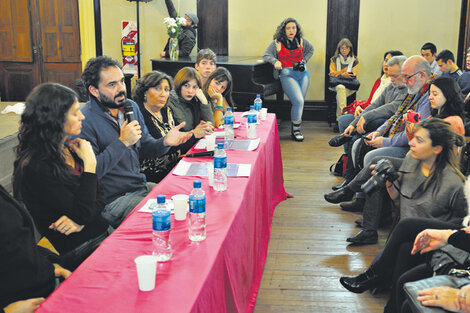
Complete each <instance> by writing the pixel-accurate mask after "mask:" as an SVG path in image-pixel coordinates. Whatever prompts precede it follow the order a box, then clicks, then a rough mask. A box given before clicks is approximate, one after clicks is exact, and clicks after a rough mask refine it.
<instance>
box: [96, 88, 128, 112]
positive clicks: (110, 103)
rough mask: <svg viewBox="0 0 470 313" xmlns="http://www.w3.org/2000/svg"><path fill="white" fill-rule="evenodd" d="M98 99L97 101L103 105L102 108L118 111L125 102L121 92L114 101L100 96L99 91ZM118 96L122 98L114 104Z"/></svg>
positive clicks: (123, 94) (125, 98) (124, 94)
mask: <svg viewBox="0 0 470 313" xmlns="http://www.w3.org/2000/svg"><path fill="white" fill-rule="evenodd" d="M98 92H99V94H100V97H99V99H98V101H99V102H100V103H101V104H103V105H104V106H106V107H108V108H110V109H119V108H120V107H122V106H123V105H124V104H125V103H126V100H127V97H126V93H125V92H124V91H121V92H120V93H118V94H117V95H115V96H114V99H111V98H108V97H107V96H106V95H104V94H102V93H101V91H99V90H98ZM120 96H124V99H123V100H120V101H119V102H117V103H116V101H115V100H116V98H119V97H120Z"/></svg>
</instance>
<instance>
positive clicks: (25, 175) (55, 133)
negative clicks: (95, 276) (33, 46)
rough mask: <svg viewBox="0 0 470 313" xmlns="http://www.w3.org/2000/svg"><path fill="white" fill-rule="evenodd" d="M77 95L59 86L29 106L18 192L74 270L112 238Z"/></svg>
mask: <svg viewBox="0 0 470 313" xmlns="http://www.w3.org/2000/svg"><path fill="white" fill-rule="evenodd" d="M83 119H84V117H83V115H82V113H81V112H80V105H79V104H78V100H77V95H76V94H75V92H74V91H73V90H71V89H69V88H67V87H65V86H62V85H59V84H51V83H48V84H43V85H40V86H38V87H36V88H35V89H34V90H33V91H32V92H31V94H30V95H29V96H28V98H27V100H26V107H25V110H24V112H23V114H22V115H21V125H20V131H19V134H18V139H19V144H18V148H17V154H16V160H15V163H14V165H15V169H14V173H13V190H14V195H15V197H16V198H17V199H19V200H21V201H23V202H24V203H25V205H26V207H27V208H28V210H29V211H30V212H31V215H32V216H33V218H34V221H35V223H36V226H37V227H38V230H39V233H40V234H41V235H42V236H45V237H47V239H48V240H49V241H50V242H51V243H52V245H53V246H54V248H55V249H56V250H57V251H58V252H59V253H60V261H59V263H60V264H61V265H62V266H64V267H66V268H68V269H70V270H74V269H75V268H76V267H77V266H78V265H80V263H82V262H83V261H84V260H85V259H86V258H87V257H88V256H89V255H90V254H91V253H92V252H93V251H94V250H95V249H96V248H97V247H98V246H99V244H100V243H101V242H102V241H103V240H104V239H105V238H106V237H107V236H108V234H109V233H110V232H109V231H108V227H109V224H108V222H107V221H106V220H105V219H103V218H102V217H101V212H102V210H103V207H104V205H105V198H104V194H103V190H102V189H101V187H100V186H99V183H98V177H97V175H96V158H95V154H94V153H93V150H92V148H91V145H90V143H89V142H88V141H86V140H83V139H78V138H77V139H73V140H71V139H70V137H71V136H77V135H78V134H80V131H81V128H82V120H83Z"/></svg>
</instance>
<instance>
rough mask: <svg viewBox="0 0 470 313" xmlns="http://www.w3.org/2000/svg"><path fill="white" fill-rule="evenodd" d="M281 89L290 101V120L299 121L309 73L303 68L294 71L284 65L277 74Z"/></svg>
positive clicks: (308, 81) (308, 83) (308, 82)
mask: <svg viewBox="0 0 470 313" xmlns="http://www.w3.org/2000/svg"><path fill="white" fill-rule="evenodd" d="M279 79H280V80H281V85H282V89H283V90H284V93H285V94H286V95H287V98H289V100H290V102H291V103H292V108H291V111H290V114H291V120H292V122H301V121H302V113H303V111H304V101H305V95H306V94H307V90H308V87H309V85H310V74H309V73H308V70H307V69H305V71H303V72H299V71H294V70H293V69H292V68H291V67H286V68H283V69H282V70H281V73H280V74H279Z"/></svg>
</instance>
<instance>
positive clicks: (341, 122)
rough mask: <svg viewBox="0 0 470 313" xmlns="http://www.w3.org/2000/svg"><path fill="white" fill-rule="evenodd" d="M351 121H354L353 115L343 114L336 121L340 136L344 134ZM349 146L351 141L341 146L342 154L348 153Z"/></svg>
mask: <svg viewBox="0 0 470 313" xmlns="http://www.w3.org/2000/svg"><path fill="white" fill-rule="evenodd" d="M352 121H354V114H343V115H341V116H340V117H339V119H338V128H339V133H340V134H342V133H344V130H345V129H346V128H348V126H349V124H351V122H352ZM351 145H352V140H351V141H348V142H346V143H345V144H344V145H343V148H344V153H348V151H350V148H351ZM348 162H349V161H348Z"/></svg>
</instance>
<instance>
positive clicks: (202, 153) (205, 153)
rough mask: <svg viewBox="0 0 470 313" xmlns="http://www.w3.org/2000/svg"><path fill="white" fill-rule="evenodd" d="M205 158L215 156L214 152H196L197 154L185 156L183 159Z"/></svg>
mask: <svg viewBox="0 0 470 313" xmlns="http://www.w3.org/2000/svg"><path fill="white" fill-rule="evenodd" d="M205 156H214V151H204V152H196V153H189V154H183V155H181V157H182V158H183V157H188V158H191V157H205Z"/></svg>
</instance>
